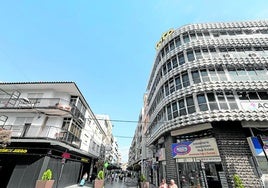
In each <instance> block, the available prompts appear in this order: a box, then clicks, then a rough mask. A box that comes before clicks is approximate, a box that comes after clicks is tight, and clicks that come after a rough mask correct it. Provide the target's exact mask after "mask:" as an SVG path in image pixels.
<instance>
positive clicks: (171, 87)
mask: <svg viewBox="0 0 268 188" xmlns="http://www.w3.org/2000/svg"><path fill="white" fill-rule="evenodd" d="M169 89H170V90H169V91H170V93H173V92H174V91H175V86H174V80H173V78H171V79H170V80H169Z"/></svg>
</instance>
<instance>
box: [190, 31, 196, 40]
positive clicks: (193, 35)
mask: <svg viewBox="0 0 268 188" xmlns="http://www.w3.org/2000/svg"><path fill="white" fill-rule="evenodd" d="M190 37H191V40H195V39H196V36H195V32H192V33H190Z"/></svg>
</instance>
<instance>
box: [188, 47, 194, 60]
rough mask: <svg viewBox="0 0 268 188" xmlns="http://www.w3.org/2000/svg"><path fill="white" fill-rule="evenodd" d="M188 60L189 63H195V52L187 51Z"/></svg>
mask: <svg viewBox="0 0 268 188" xmlns="http://www.w3.org/2000/svg"><path fill="white" fill-rule="evenodd" d="M187 58H188V61H193V60H195V57H194V52H193V51H192V50H190V51H187Z"/></svg>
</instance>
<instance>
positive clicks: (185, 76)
mask: <svg viewBox="0 0 268 188" xmlns="http://www.w3.org/2000/svg"><path fill="white" fill-rule="evenodd" d="M182 85H183V87H187V86H189V85H190V81H189V76H188V74H187V72H185V73H184V74H182Z"/></svg>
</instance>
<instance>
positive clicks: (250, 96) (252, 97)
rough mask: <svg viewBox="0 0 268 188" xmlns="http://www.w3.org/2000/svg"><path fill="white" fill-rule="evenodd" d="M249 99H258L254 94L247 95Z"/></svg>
mask: <svg viewBox="0 0 268 188" xmlns="http://www.w3.org/2000/svg"><path fill="white" fill-rule="evenodd" d="M248 96H249V99H253V100H254V99H259V97H258V95H257V93H256V92H249V93H248Z"/></svg>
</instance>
